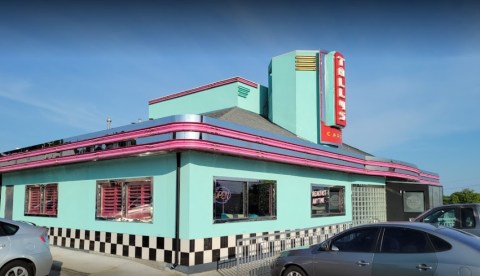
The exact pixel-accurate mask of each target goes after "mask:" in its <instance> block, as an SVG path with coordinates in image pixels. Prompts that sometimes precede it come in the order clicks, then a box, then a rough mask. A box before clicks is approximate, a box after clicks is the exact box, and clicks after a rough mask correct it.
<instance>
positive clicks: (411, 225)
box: [355, 221, 445, 231]
mask: <svg viewBox="0 0 480 276" xmlns="http://www.w3.org/2000/svg"><path fill="white" fill-rule="evenodd" d="M371 226H376V227H378V226H380V227H388V226H390V227H391V226H395V227H406V228H412V229H420V230H429V231H435V230H437V229H440V228H445V227H444V226H440V225H434V224H430V223H423V222H410V221H389V222H377V223H368V224H362V225H358V226H355V227H371Z"/></svg>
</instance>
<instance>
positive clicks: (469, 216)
mask: <svg viewBox="0 0 480 276" xmlns="http://www.w3.org/2000/svg"><path fill="white" fill-rule="evenodd" d="M460 210H461V216H462V228H475V215H474V214H473V209H472V208H470V207H465V208H461V209H460Z"/></svg>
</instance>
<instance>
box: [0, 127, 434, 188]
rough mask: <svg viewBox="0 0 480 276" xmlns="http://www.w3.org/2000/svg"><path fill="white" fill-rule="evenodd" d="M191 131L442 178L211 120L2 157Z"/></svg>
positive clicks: (17, 157) (383, 173) (415, 169)
mask: <svg viewBox="0 0 480 276" xmlns="http://www.w3.org/2000/svg"><path fill="white" fill-rule="evenodd" d="M188 131H192V132H201V133H209V134H214V135H219V136H224V137H229V138H234V139H239V140H243V141H247V142H252V143H257V144H264V145H268V146H272V147H277V148H281V149H286V150H292V151H296V152H300V153H306V154H312V155H318V156H324V157H329V158H334V159H337V160H343V161H346V162H352V163H357V164H361V165H364V166H365V165H370V166H378V167H381V168H396V169H402V170H406V171H410V172H413V173H415V174H416V175H419V176H422V177H427V178H431V179H433V180H437V181H438V182H439V179H440V178H439V176H437V175H431V174H428V173H424V172H422V171H420V170H419V169H418V168H416V167H410V166H406V165H402V164H395V163H391V162H382V161H367V160H364V159H361V158H356V157H351V156H345V155H341V154H337V153H332V152H328V151H323V150H319V149H316V148H311V147H306V146H300V145H297V144H293V143H289V142H284V141H280V140H276V139H271V138H267V137H261V136H257V135H253V134H249V133H245V132H240V131H235V130H231V129H226V128H222V127H218V126H212V125H208V124H204V123H191V122H177V123H170V124H165V125H161V126H155V127H150V128H145V129H140V130H135V131H130V132H126V133H117V134H112V135H109V136H103V137H98V138H93V139H89V140H84V141H80V142H75V143H71V144H65V145H61V146H56V147H51V148H46V149H41V150H36V151H32V152H27V153H21V154H16V155H11V156H5V157H2V158H0V161H2V162H5V161H11V160H15V159H20V158H28V157H34V156H38V155H44V154H49V153H55V152H60V151H65V150H72V149H76V148H81V147H87V146H93V145H98V144H107V143H113V142H118V141H125V140H129V139H135V138H140V137H147V136H152V135H159V134H164V133H172V132H188ZM130 148H131V147H129V148H122V150H127V149H130ZM115 150H117V149H115ZM115 150H107V151H103V152H114V151H115ZM148 151H150V150H148ZM100 153H101V152H97V153H85V154H82V155H78V156H66V157H56V158H54V159H50V160H56V161H55V164H56V163H57V161H60V159H61V160H65V161H66V162H67V163H70V161H68V160H70V159H72V160H77V161H72V162H81V161H84V160H83V158H84V157H86V156H89V155H90V154H100ZM67 157H68V158H67ZM75 158H78V159H75ZM305 160H310V159H305ZM43 161H45V160H39V161H31V162H26V163H22V164H21V165H25V166H24V167H22V168H27V165H26V164H32V163H35V164H40V163H41V164H43ZM49 164H51V163H49ZM332 165H333V164H332ZM13 166H15V165H10V166H4V167H0V172H1V171H5V169H6V168H9V169H8V171H12V169H13V168H14V167H13ZM40 166H41V165H40ZM34 167H38V166H34ZM19 168H20V167H19ZM13 170H15V169H13ZM365 171H369V172H373V171H376V170H365ZM378 172H379V173H380V174H381V175H386V174H387V172H385V171H380V170H379V171H378ZM401 175H406V174H401Z"/></svg>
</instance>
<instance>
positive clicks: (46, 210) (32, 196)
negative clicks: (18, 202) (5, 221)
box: [25, 184, 58, 217]
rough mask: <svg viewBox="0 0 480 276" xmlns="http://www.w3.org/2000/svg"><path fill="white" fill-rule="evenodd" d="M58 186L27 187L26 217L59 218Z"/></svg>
mask: <svg viewBox="0 0 480 276" xmlns="http://www.w3.org/2000/svg"><path fill="white" fill-rule="evenodd" d="M57 201H58V185H57V184H44V185H27V187H26V189H25V215H27V216H54V217H56V216H57Z"/></svg>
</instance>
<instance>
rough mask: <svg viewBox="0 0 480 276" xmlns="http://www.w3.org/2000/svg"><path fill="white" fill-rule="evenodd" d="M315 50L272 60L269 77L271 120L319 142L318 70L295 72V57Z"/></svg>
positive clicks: (303, 136) (313, 53) (311, 54)
mask: <svg viewBox="0 0 480 276" xmlns="http://www.w3.org/2000/svg"><path fill="white" fill-rule="evenodd" d="M317 54H318V51H294V52H290V53H286V54H283V55H280V56H277V57H274V58H273V59H272V62H271V65H270V69H271V74H270V76H269V83H270V89H271V91H270V98H271V101H272V103H270V106H271V112H270V115H269V118H270V120H271V121H272V122H274V123H276V124H278V125H280V126H281V127H283V128H285V129H288V130H289V131H291V132H293V133H295V134H296V135H297V136H299V137H301V138H303V139H306V140H308V141H311V142H313V143H318V142H319V127H318V117H319V115H318V114H319V113H318V112H319V106H318V95H317V94H318V71H296V70H295V56H297V55H301V56H316V55H317Z"/></svg>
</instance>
